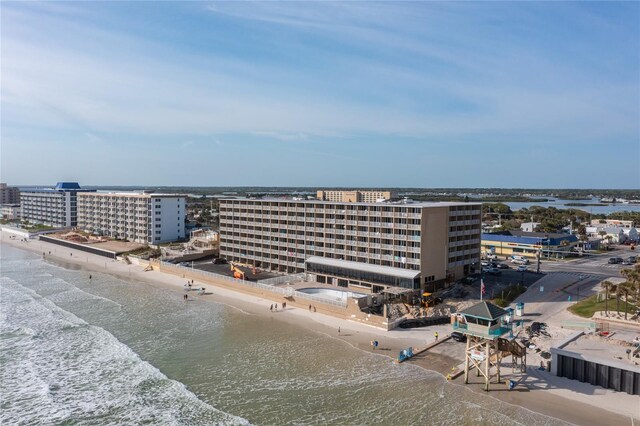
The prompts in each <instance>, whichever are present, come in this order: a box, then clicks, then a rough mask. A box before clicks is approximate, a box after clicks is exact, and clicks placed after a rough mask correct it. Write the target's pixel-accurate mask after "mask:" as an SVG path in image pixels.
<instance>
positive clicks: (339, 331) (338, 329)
mask: <svg viewBox="0 0 640 426" xmlns="http://www.w3.org/2000/svg"><path fill="white" fill-rule="evenodd" d="M339 335H340V327H338V336H339Z"/></svg>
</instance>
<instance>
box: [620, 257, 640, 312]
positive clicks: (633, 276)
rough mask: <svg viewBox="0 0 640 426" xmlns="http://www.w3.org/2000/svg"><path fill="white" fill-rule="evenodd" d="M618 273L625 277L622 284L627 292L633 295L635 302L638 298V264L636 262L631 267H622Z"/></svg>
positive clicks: (639, 287)
mask: <svg viewBox="0 0 640 426" xmlns="http://www.w3.org/2000/svg"><path fill="white" fill-rule="evenodd" d="M620 273H621V274H622V275H623V276H624V277H625V278H626V279H627V281H626V282H625V283H624V284H625V286H626V287H627V290H628V293H631V294H632V295H633V296H634V301H635V303H636V304H637V303H638V301H639V300H640V264H637V265H636V266H635V267H634V268H633V269H623V270H622V271H620Z"/></svg>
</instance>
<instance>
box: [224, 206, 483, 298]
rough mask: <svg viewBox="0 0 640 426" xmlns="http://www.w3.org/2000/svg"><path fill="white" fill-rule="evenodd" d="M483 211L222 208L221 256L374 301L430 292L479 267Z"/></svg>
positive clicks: (463, 208)
mask: <svg viewBox="0 0 640 426" xmlns="http://www.w3.org/2000/svg"><path fill="white" fill-rule="evenodd" d="M480 214H481V204H479V203H407V204H393V203H358V202H340V203H334V202H330V201H313V200H282V199H259V200H254V199H227V200H224V199H223V200H220V256H222V257H224V258H226V259H227V260H230V261H234V262H239V263H242V264H246V265H251V266H256V267H260V268H263V269H267V270H272V271H278V272H283V273H299V272H305V271H306V272H308V273H309V274H312V275H314V276H315V278H316V280H317V281H318V282H321V283H328V284H333V285H338V286H341V287H350V288H353V290H356V291H362V290H368V291H371V292H373V293H377V292H380V291H382V290H383V289H385V288H386V287H404V288H408V289H425V288H428V289H433V288H435V287H438V286H440V285H442V284H444V283H445V282H447V281H452V280H455V279H458V278H461V277H463V276H465V275H467V274H469V273H471V272H472V270H473V269H474V267H473V266H472V265H473V264H478V263H479V262H480Z"/></svg>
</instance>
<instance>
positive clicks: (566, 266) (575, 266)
mask: <svg viewBox="0 0 640 426" xmlns="http://www.w3.org/2000/svg"><path fill="white" fill-rule="evenodd" d="M632 255H637V251H631V250H629V248H625V249H619V250H612V251H610V252H607V253H604V254H599V255H592V256H588V257H587V256H585V257H581V258H577V259H571V260H561V261H554V260H547V259H543V260H542V262H541V264H540V270H541V271H542V272H576V273H581V274H589V275H599V276H602V277H621V276H622V274H621V273H620V271H621V270H622V269H626V268H631V267H632V265H621V264H617V265H610V264H609V263H608V262H609V258H612V257H621V258H623V259H626V258H627V257H629V256H632ZM530 269H534V270H535V269H536V265H535V263H534V264H532V265H531V266H530Z"/></svg>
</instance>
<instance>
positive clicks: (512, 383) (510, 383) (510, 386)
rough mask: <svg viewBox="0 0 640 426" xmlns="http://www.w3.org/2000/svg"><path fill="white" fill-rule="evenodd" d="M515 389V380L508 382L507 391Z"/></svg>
mask: <svg viewBox="0 0 640 426" xmlns="http://www.w3.org/2000/svg"><path fill="white" fill-rule="evenodd" d="M515 387H516V381H515V380H509V390H511V389H513V388H515Z"/></svg>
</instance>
